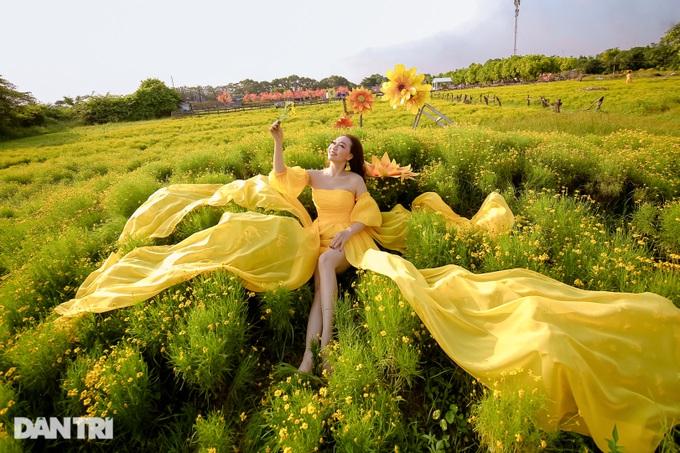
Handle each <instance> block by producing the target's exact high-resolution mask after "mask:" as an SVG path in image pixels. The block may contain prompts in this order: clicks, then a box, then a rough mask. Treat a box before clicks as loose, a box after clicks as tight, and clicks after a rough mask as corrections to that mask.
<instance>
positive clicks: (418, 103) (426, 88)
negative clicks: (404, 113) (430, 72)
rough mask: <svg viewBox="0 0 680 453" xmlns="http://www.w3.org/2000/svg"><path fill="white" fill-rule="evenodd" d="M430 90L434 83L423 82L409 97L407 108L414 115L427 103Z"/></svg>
mask: <svg viewBox="0 0 680 453" xmlns="http://www.w3.org/2000/svg"><path fill="white" fill-rule="evenodd" d="M430 91H432V85H430V84H427V83H421V84H420V86H418V88H417V90H416V94H414V95H413V96H411V97H410V98H408V100H407V101H406V102H405V107H406V110H408V111H409V112H411V113H413V114H414V115H415V114H416V113H418V110H420V109H421V108H423V106H424V105H425V103H426V102H427V101H429V100H430V95H431V93H430Z"/></svg>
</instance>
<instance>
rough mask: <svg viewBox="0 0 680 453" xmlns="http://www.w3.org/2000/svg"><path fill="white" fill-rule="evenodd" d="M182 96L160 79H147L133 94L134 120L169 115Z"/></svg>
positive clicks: (132, 114) (176, 106)
mask: <svg viewBox="0 0 680 453" xmlns="http://www.w3.org/2000/svg"><path fill="white" fill-rule="evenodd" d="M181 102H182V97H181V96H180V94H179V93H178V92H177V91H176V90H173V89H172V88H168V86H167V85H165V83H164V82H162V81H161V80H158V79H146V80H144V81H142V83H141V85H140V86H139V88H138V89H137V91H135V93H134V94H133V95H132V111H131V118H130V119H132V120H149V119H154V118H162V117H164V116H169V115H170V113H171V112H172V111H173V110H176V109H177V108H178V107H179V105H180V103H181Z"/></svg>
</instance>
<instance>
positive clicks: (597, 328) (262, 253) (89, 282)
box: [56, 167, 680, 452]
mask: <svg viewBox="0 0 680 453" xmlns="http://www.w3.org/2000/svg"><path fill="white" fill-rule="evenodd" d="M307 183H308V179H307V174H306V172H305V171H304V170H303V169H300V168H297V167H295V168H288V169H286V171H285V172H284V173H281V174H274V173H272V174H270V175H269V178H268V179H267V178H265V177H263V176H257V177H254V178H251V179H249V180H245V181H234V182H233V183H230V184H227V185H224V186H218V185H178V186H171V187H168V188H166V189H163V190H161V191H159V192H157V193H156V194H154V195H153V196H152V197H150V199H149V200H148V201H147V202H146V203H144V204H143V205H142V206H141V207H140V208H139V209H138V210H137V212H135V214H133V216H132V217H131V218H130V220H129V222H128V224H127V225H126V226H125V229H124V231H123V234H122V236H121V237H125V236H128V235H129V236H148V237H163V236H167V235H168V234H170V233H171V232H172V230H173V229H174V227H175V226H176V225H177V224H178V223H179V221H181V219H182V217H183V216H184V215H186V214H187V213H188V212H190V211H191V210H192V209H195V208H196V207H198V206H202V205H211V206H219V205H223V204H225V203H227V202H235V203H238V204H240V205H242V206H245V207H246V208H249V209H253V208H256V207H259V208H264V209H266V210H273V211H287V212H289V213H291V214H293V215H294V216H295V218H294V217H283V216H279V215H269V214H260V213H255V212H245V213H239V214H233V213H225V214H224V216H223V217H222V219H221V220H220V222H219V224H218V225H216V226H214V227H212V228H209V229H206V230H204V231H200V232H198V233H195V234H194V235H192V236H191V237H189V238H187V239H186V240H184V241H182V242H181V243H179V244H176V245H172V246H157V247H140V248H137V249H135V250H133V251H132V252H130V253H128V254H127V255H125V256H120V255H119V254H113V255H112V256H111V257H109V259H108V260H107V261H106V262H105V263H104V264H103V265H102V267H101V268H100V269H98V270H97V271H96V272H94V273H93V274H92V275H90V276H89V277H88V278H87V279H86V281H85V282H84V283H83V285H82V286H81V288H80V289H79V291H78V293H77V294H76V297H75V299H73V300H71V301H68V302H66V303H64V304H62V305H60V306H58V307H57V308H56V311H57V312H58V313H60V314H62V315H63V316H65V317H72V316H77V315H78V314H80V313H84V312H103V311H107V310H111V309H115V308H120V307H124V306H129V305H132V304H134V303H137V302H139V301H142V300H145V299H148V298H150V297H153V296H154V295H155V294H158V293H159V292H160V291H162V290H163V289H166V288H168V287H170V286H172V285H174V284H176V283H179V282H182V281H186V280H188V279H190V278H192V277H193V276H195V275H197V274H199V273H201V272H206V271H209V270H214V269H227V270H230V271H232V272H235V273H236V274H238V275H239V276H241V278H243V280H244V283H245V285H246V287H247V288H249V289H252V290H254V291H261V290H265V289H268V288H274V287H276V286H278V285H284V286H286V287H288V288H297V287H299V286H301V285H303V284H304V283H305V282H307V281H308V280H309V278H311V276H312V275H313V272H314V268H315V265H316V260H317V258H318V256H319V253H321V252H322V251H323V250H324V249H325V247H327V245H328V242H329V241H330V239H331V238H332V237H333V235H334V234H335V233H336V232H337V231H339V230H341V229H344V228H346V227H347V226H348V225H351V224H352V223H353V222H357V221H359V222H362V223H364V224H365V225H366V226H367V228H366V229H364V230H363V231H362V232H361V233H359V234H357V235H355V236H353V237H352V238H351V239H350V241H349V242H348V243H347V245H346V248H345V250H346V255H347V258H348V261H349V262H350V263H351V264H352V265H353V266H355V267H358V268H363V269H369V270H372V271H374V272H377V273H380V274H383V275H386V276H388V277H390V278H391V279H392V280H394V281H395V282H396V284H397V285H398V286H399V288H400V290H401V292H402V294H403V295H404V297H405V298H406V299H407V300H408V301H409V302H410V303H411V305H412V306H413V308H414V310H415V311H416V313H417V314H418V316H419V317H420V318H421V320H422V321H423V323H424V324H425V325H426V326H427V328H428V329H429V330H430V332H431V333H432V335H433V337H434V338H435V339H436V340H437V342H438V343H439V344H440V345H441V347H442V349H443V350H444V351H445V352H446V353H447V354H448V355H449V356H450V357H451V358H452V359H453V360H454V361H456V362H457V363H458V364H459V365H460V366H462V367H463V368H464V369H465V370H467V371H468V372H469V373H470V374H471V375H473V376H475V377H476V378H477V379H479V380H480V381H481V382H484V383H487V384H489V383H490V382H492V381H493V380H495V379H499V378H500V377H501V376H502V375H504V374H505V373H508V372H512V371H514V370H517V369H520V368H521V369H524V370H525V371H528V370H531V372H532V373H533V374H534V375H535V376H540V378H541V379H540V381H539V382H534V380H533V379H532V378H531V377H530V376H529V375H528V374H527V373H520V374H518V375H517V379H525V380H526V381H527V382H526V385H527V386H529V387H528V388H533V387H538V388H539V390H540V391H542V392H544V394H545V395H546V397H547V408H546V416H545V419H544V420H543V421H542V422H541V423H542V426H541V427H542V428H544V429H554V428H559V429H566V430H572V431H575V432H579V433H582V434H586V435H590V436H592V437H593V439H594V440H595V442H596V443H597V445H598V446H599V447H600V448H601V449H603V450H605V449H606V448H607V443H606V439H607V438H611V433H612V429H613V428H614V426H615V425H616V427H617V430H618V433H619V438H620V440H619V444H620V445H623V446H625V448H626V451H631V452H651V451H654V449H655V447H656V446H657V445H658V444H659V442H660V440H661V436H662V434H663V431H664V429H668V428H671V427H672V426H673V425H675V424H676V423H677V422H678V421H680V328H679V327H678V326H680V310H679V309H677V308H676V307H675V306H673V304H672V303H671V302H670V301H669V300H668V299H665V298H663V297H661V296H658V295H655V294H651V293H643V294H628V293H613V292H596V291H585V290H580V289H577V288H573V287H571V286H568V285H565V284H562V283H560V282H558V281H555V280H553V279H550V278H548V277H545V276H543V275H540V274H538V273H535V272H532V271H529V270H526V269H512V270H505V271H499V272H493V273H487V274H473V273H471V272H469V271H467V270H465V269H463V268H461V267H459V266H455V265H449V266H445V267H440V268H436V269H416V268H415V267H414V266H413V265H412V264H411V263H410V262H409V261H407V260H405V259H403V258H401V257H400V256H398V255H395V254H392V253H387V252H384V251H381V250H379V249H378V247H377V246H376V244H375V242H378V243H379V244H380V245H382V246H383V247H387V248H390V249H394V250H398V251H403V250H404V248H405V241H404V238H405V235H406V220H407V219H408V216H409V211H407V210H406V209H404V208H403V207H401V206H397V207H395V209H393V210H392V211H390V212H383V213H381V212H380V211H379V210H378V207H377V205H376V204H375V201H374V200H373V199H372V198H371V197H370V195H368V194H364V195H362V196H360V197H359V198H358V199H356V200H355V199H354V195H353V194H352V193H351V192H347V191H342V190H315V191H313V194H312V195H313V200H314V203H315V206H316V208H317V211H318V214H319V216H318V218H317V219H316V220H314V221H312V220H311V218H310V217H309V214H307V212H306V211H305V210H304V208H303V207H302V205H301V204H300V203H299V201H298V200H297V199H296V197H297V195H299V194H300V191H301V190H302V188H304V186H305V185H306V184H307ZM413 207H414V208H416V207H417V208H422V209H432V210H435V211H436V212H439V213H441V214H442V215H443V216H444V217H445V218H446V219H447V222H448V223H450V224H451V225H452V226H455V227H456V228H473V227H478V228H484V229H486V230H488V231H489V232H491V233H492V234H500V233H502V232H504V231H507V230H508V229H509V228H511V226H512V224H513V220H514V219H513V216H512V213H511V212H510V209H509V208H508V207H507V205H506V203H505V201H504V200H503V198H502V197H501V196H500V195H498V194H490V195H489V197H488V198H487V199H486V200H485V202H484V203H483V205H482V207H481V208H480V210H479V212H478V213H477V214H476V215H475V216H474V217H473V218H472V219H469V220H468V219H465V218H462V217H460V216H458V215H456V214H455V213H454V212H453V211H452V210H451V209H450V208H449V207H448V206H447V205H446V204H445V203H443V201H442V200H441V198H440V197H439V196H437V195H436V194H434V193H427V194H423V195H421V196H420V197H418V198H417V199H416V200H415V201H414V203H413ZM374 241H375V242H374Z"/></svg>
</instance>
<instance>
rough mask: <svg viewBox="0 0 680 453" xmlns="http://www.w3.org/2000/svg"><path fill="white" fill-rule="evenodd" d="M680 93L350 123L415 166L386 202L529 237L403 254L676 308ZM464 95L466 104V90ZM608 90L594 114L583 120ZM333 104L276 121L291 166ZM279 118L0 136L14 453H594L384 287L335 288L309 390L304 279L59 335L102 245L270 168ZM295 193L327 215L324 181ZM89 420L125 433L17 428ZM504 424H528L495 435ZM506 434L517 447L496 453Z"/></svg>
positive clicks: (383, 108) (425, 223)
mask: <svg viewBox="0 0 680 453" xmlns="http://www.w3.org/2000/svg"><path fill="white" fill-rule="evenodd" d="M406 72H408V71H406ZM396 75H399V74H396ZM396 75H395V76H396ZM401 76H403V77H406V76H408V74H404V73H403V71H402V73H401ZM677 93H680V77H677V76H675V77H672V76H658V77H655V76H652V75H649V77H641V76H639V77H636V78H635V82H634V83H633V84H631V85H626V84H625V82H624V80H622V79H620V78H611V79H603V80H598V79H595V78H591V79H589V78H586V79H584V80H583V81H582V82H576V81H564V82H551V83H543V84H533V85H515V86H505V87H487V88H474V89H466V90H453V91H450V92H432V98H431V99H430V100H429V101H428V102H429V103H430V104H431V105H432V106H434V107H435V108H437V109H438V110H440V111H441V112H443V113H444V114H445V115H447V116H448V117H449V118H451V119H452V120H453V121H454V122H455V123H456V124H455V125H454V126H449V127H446V128H442V127H440V126H439V125H437V124H435V123H434V122H431V121H429V120H427V119H426V118H423V119H421V121H420V125H419V126H418V128H417V129H416V130H413V129H412V127H411V126H412V123H413V119H414V116H413V115H412V114H411V113H409V112H408V111H407V110H406V109H396V110H395V109H393V108H392V107H391V105H390V101H386V100H385V99H382V98H381V97H380V96H376V99H375V101H374V104H373V107H372V109H371V114H370V121H365V122H364V124H363V126H362V127H359V126H358V125H359V121H358V118H356V120H357V121H353V123H354V124H355V126H354V127H353V128H351V129H350V130H349V132H350V133H352V134H355V135H357V136H359V137H360V138H361V139H362V141H363V143H364V149H365V153H366V156H365V157H366V160H367V162H368V163H369V164H370V163H373V164H374V165H377V164H378V163H379V162H381V159H382V158H383V156H384V155H385V153H387V155H388V156H389V160H387V161H385V165H387V164H390V165H392V161H394V162H395V164H394V166H395V168H396V167H398V166H402V167H408V169H407V170H408V174H409V175H413V177H412V178H406V177H404V178H398V177H395V178H383V179H369V181H368V186H369V190H371V192H372V195H373V196H374V198H375V199H376V201H377V202H378V204H379V205H380V207H381V209H383V210H388V209H390V208H391V207H393V206H394V205H395V204H397V203H400V204H402V205H403V206H405V207H407V208H410V203H411V201H412V200H413V199H414V198H415V197H416V196H417V195H418V194H420V193H422V192H425V191H435V192H437V193H439V194H440V195H441V196H442V199H443V200H444V201H445V202H446V203H447V204H449V205H450V206H451V207H452V208H453V210H454V211H455V212H457V213H459V214H460V215H463V216H466V217H470V216H471V215H472V214H474V213H475V212H476V211H477V209H478V208H479V206H480V204H481V202H482V201H483V200H484V198H485V197H486V196H487V195H488V194H489V193H490V192H492V191H497V192H499V193H500V194H501V195H502V196H503V197H504V198H505V200H506V201H507V203H508V205H509V206H510V207H511V209H512V210H513V212H514V214H515V216H516V224H515V226H514V229H513V231H512V232H511V233H510V234H509V235H506V236H502V237H501V238H499V239H498V240H491V239H490V238H489V237H488V236H487V235H485V234H483V233H481V232H478V231H467V232H456V231H455V230H453V229H451V228H449V227H447V225H446V222H445V221H444V220H443V218H441V217H439V216H438V215H437V214H436V213H432V212H414V214H413V216H412V218H411V220H410V224H409V227H410V231H411V234H410V235H409V238H408V244H407V246H408V250H407V252H406V257H407V258H408V259H409V260H410V261H412V262H413V263H414V264H416V266H417V267H436V266H441V265H444V264H449V263H454V264H458V265H460V266H463V267H465V268H467V269H469V270H471V271H473V272H479V273H481V272H490V271H495V270H501V269H510V268H515V267H523V268H529V269H533V270H535V271H537V272H539V273H542V274H544V275H548V276H550V277H552V278H554V279H557V280H560V281H562V282H564V283H567V284H569V285H572V286H576V287H580V288H586V289H595V290H609V291H626V292H644V291H650V292H655V293H658V294H661V295H662V296H665V297H667V298H669V299H670V300H672V301H673V302H674V303H675V304H676V305H677V306H680V95H679V94H677ZM462 94H465V95H467V96H469V98H471V99H473V101H472V102H471V103H463V102H460V101H458V100H455V99H454V96H458V95H462ZM396 95H397V93H396V92H395V96H396ZM411 95H413V93H411ZM480 95H487V97H488V96H489V95H493V96H497V97H498V98H500V99H501V101H502V105H498V104H495V103H489V104H488V105H487V104H486V102H484V101H483V96H482V100H481V101H480ZM527 96H528V97H529V98H530V99H536V98H539V97H540V96H544V97H546V98H549V99H551V100H554V99H557V98H560V99H561V100H562V102H563V105H562V109H561V112H560V113H556V112H554V111H553V110H552V109H550V108H544V107H541V106H540V105H539V104H536V103H530V105H527V101H526V98H527ZM600 96H605V99H604V102H603V103H602V106H601V109H600V110H598V111H595V110H594V108H593V109H590V110H586V109H587V107H588V106H589V105H590V104H592V102H593V101H595V100H597V98H599V97H600ZM404 102H406V101H404ZM342 113H343V106H342V104H341V103H340V102H331V103H330V104H322V105H313V106H304V105H300V106H296V108H295V115H290V116H288V117H287V118H286V119H285V120H284V122H283V126H284V128H285V133H286V139H285V146H286V148H285V159H286V163H287V164H288V165H301V166H303V167H308V168H321V167H322V166H323V165H324V162H325V152H326V151H325V150H326V147H327V145H328V143H329V142H330V141H332V140H333V139H334V138H335V137H336V136H337V135H339V134H341V133H342V132H341V131H338V129H336V128H335V127H334V123H335V122H336V121H337V119H338V117H339V116H340V115H341V114H342ZM279 117H280V111H279V110H277V109H275V108H271V109H268V110H255V111H248V112H235V113H229V114H221V115H209V116H194V117H185V118H180V119H165V120H157V121H146V122H136V123H118V124H105V125H100V126H89V127H77V128H72V129H69V130H66V131H63V132H58V133H53V134H49V135H42V136H35V137H30V138H26V139H21V140H13V141H8V142H0V278H1V280H0V451H62V450H63V449H64V448H67V449H73V450H76V449H79V448H82V449H84V451H90V449H91V450H92V451H100V447H101V448H102V449H109V448H110V449H111V450H121V449H123V450H124V449H131V450H136V451H147V450H152V449H155V450H158V451H171V450H176V451H230V452H231V451H245V452H261V451H270V452H280V451H295V452H297V451H304V452H308V451H335V450H339V451H386V452H387V451H390V452H392V451H461V450H463V449H466V448H467V449H470V450H471V451H476V450H477V449H478V448H484V449H486V448H487V446H488V445H491V444H493V445H494V447H493V448H497V449H496V450H494V451H541V449H542V448H546V449H547V451H584V449H585V448H587V449H588V451H595V450H594V444H593V442H592V440H591V439H590V438H588V437H585V436H577V435H573V434H569V435H567V434H564V433H560V432H558V433H543V432H541V431H539V430H538V428H536V427H535V426H534V425H533V423H532V421H531V417H532V416H531V414H530V413H529V412H531V411H536V410H540V407H541V401H540V399H539V398H538V397H536V398H534V399H532V395H531V390H532V389H530V388H528V389H517V388H511V387H506V386H505V384H504V383H500V384H499V385H501V387H499V388H497V389H496V390H498V393H496V392H495V391H494V390H493V389H491V390H490V391H486V392H484V391H483V390H482V389H481V385H480V384H479V383H478V382H473V381H472V378H471V377H470V376H468V375H467V374H466V373H465V372H464V371H463V370H462V369H461V368H459V367H458V366H457V365H456V364H455V363H454V362H453V361H451V360H450V359H449V358H448V357H447V356H446V355H445V354H444V353H443V352H442V351H441V349H440V348H439V346H438V345H437V343H436V342H435V341H434V339H433V338H431V337H430V335H429V333H428V331H427V330H426V329H425V328H424V326H423V325H422V323H421V322H420V320H419V319H418V317H417V316H416V314H415V313H414V312H413V311H412V309H411V307H410V306H409V304H408V303H405V301H404V300H403V298H402V296H401V295H400V293H399V291H398V290H397V289H396V286H395V285H394V284H393V283H392V282H391V280H389V279H386V278H384V277H381V276H378V275H375V274H372V273H370V272H363V271H357V272H353V271H350V272H349V273H347V274H345V275H343V276H342V277H341V279H340V285H341V295H342V297H341V299H340V300H339V301H338V308H337V319H336V325H337V333H336V336H335V341H334V343H333V348H332V351H331V352H330V354H329V360H330V361H331V362H332V363H333V365H334V367H335V372H334V373H332V374H331V375H330V376H323V375H321V376H306V377H300V376H298V375H296V374H294V372H293V370H292V367H291V366H289V365H286V364H289V363H290V364H297V363H298V361H299V358H300V355H301V353H302V351H303V349H304V347H303V344H304V329H305V326H306V321H307V320H306V314H307V311H308V307H309V304H310V303H311V297H312V289H311V284H308V285H305V286H304V287H302V288H300V289H299V290H296V291H283V290H281V291H277V292H269V293H260V294H254V293H249V292H247V291H245V290H244V289H243V288H242V287H241V285H240V282H239V281H238V279H237V278H236V277H234V276H233V275H230V274H228V273H226V272H216V273H214V274H209V275H204V276H200V277H197V278H195V279H193V280H190V281H188V282H186V283H184V284H181V285H177V286H175V287H173V288H170V289H168V290H166V291H164V292H163V293H161V294H159V295H158V296H156V297H154V298H153V299H151V300H150V301H148V302H144V303H141V304H138V305H136V306H133V307H129V308H125V309H121V310H117V311H113V312H110V313H106V314H101V315H88V316H86V317H84V318H83V319H81V320H80V321H79V322H78V323H77V324H76V325H75V326H74V327H73V329H72V330H62V329H60V328H59V326H58V325H57V324H55V323H53V321H54V319H55V318H56V316H55V315H54V312H53V308H54V307H55V306H56V305H58V304H60V303H62V302H65V301H67V300H69V299H70V298H72V297H73V296H74V295H75V292H76V291H77V289H78V287H79V286H80V284H81V283H82V282H83V280H84V279H85V278H86V277H87V276H88V275H89V274H90V273H91V272H92V271H94V270H95V269H97V268H98V267H99V266H100V265H101V264H102V262H103V260H105V259H106V258H107V257H108V256H109V254H110V253H112V252H113V251H116V250H122V251H123V252H125V251H129V250H131V249H132V248H134V247H136V246H139V245H151V244H149V243H148V241H147V242H144V243H143V244H142V243H134V242H128V243H125V244H119V243H118V242H117V240H118V236H119V235H120V233H121V231H122V228H123V225H124V223H125V221H126V220H127V218H128V217H129V216H130V215H131V214H132V213H133V212H134V211H135V209H136V208H137V207H138V206H139V205H140V204H141V203H143V202H144V201H145V200H146V199H147V198H148V197H149V196H150V195H151V194H152V193H154V192H155V191H156V190H157V189H159V188H161V187H164V186H167V185H170V184H185V183H186V184H194V183H216V184H223V183H227V182H230V181H232V180H235V179H245V178H249V177H251V176H254V175H256V174H267V173H268V172H269V171H270V170H271V169H272V150H273V143H272V140H271V136H270V135H269V133H268V131H267V128H268V126H269V125H270V124H271V123H272V122H273V121H275V120H276V119H278V118H279ZM397 163H398V164H397ZM389 168H392V167H391V166H390V167H389ZM393 170H394V168H393ZM405 171H406V170H405ZM395 172H396V170H395ZM397 173H398V172H397ZM397 173H394V175H397ZM300 199H301V201H302V203H303V204H304V205H305V207H306V208H307V209H308V210H309V211H310V213H311V214H312V215H314V214H315V213H314V208H313V205H312V202H311V195H310V192H309V190H305V191H304V192H303V194H302V195H301V197H300ZM228 209H233V210H238V209H240V208H238V207H228ZM223 211H224V209H223V208H222V209H217V208H207V207H206V208H201V209H198V210H196V211H195V212H192V213H191V214H190V215H189V216H188V217H187V218H186V219H185V220H183V222H182V223H181V224H180V226H179V227H178V229H177V230H176V231H175V233H173V235H172V236H171V237H169V238H166V239H163V240H156V241H155V242H152V244H158V245H160V244H167V243H175V242H179V241H180V240H182V239H183V238H185V237H188V236H189V235H191V234H192V233H193V232H195V231H198V230H202V229H204V228H207V227H209V226H212V225H214V224H215V223H216V222H217V221H218V220H219V217H220V215H221V214H222V212H223ZM319 374H321V373H319ZM506 394H507V395H511V396H512V398H511V399H508V400H498V398H501V399H502V398H503V395H506ZM520 403H521V404H522V411H521V417H520V418H517V417H519V416H516V415H515V414H513V412H512V408H513V407H515V406H517V405H518V404H520ZM497 411H504V412H503V413H502V414H501V415H499V414H498V413H497ZM527 411H529V412H527ZM92 415H94V416H98V417H99V416H101V417H105V416H112V417H114V420H115V425H114V426H115V429H116V432H117V433H119V435H118V436H116V437H114V439H113V440H108V441H92V443H91V444H92V448H90V444H87V443H83V441H82V440H78V439H71V440H59V441H51V440H45V441H41V443H35V441H31V440H30V439H24V440H17V439H14V437H13V435H12V434H13V423H14V422H13V418H14V417H33V418H35V417H77V416H83V417H84V416H92ZM513 417H514V418H513ZM501 421H503V423H504V424H507V426H512V427H513V428H512V430H513V431H512V432H510V431H508V432H507V433H506V432H505V431H504V430H501V431H500V433H501V434H500V435H499V436H500V437H498V436H496V435H495V434H494V433H496V432H498V430H499V426H498V425H500V423H501ZM612 428H614V427H612ZM668 428H669V434H668V437H667V439H666V440H665V441H664V442H665V443H664V444H662V445H663V446H664V448H667V450H664V451H678V448H680V446H679V445H678V444H677V443H674V441H673V433H675V434H674V435H675V438H676V439H677V438H678V435H679V434H678V429H677V428H675V429H673V427H668ZM494 436H496V437H494ZM32 442H33V443H32ZM497 442H500V444H497ZM510 444H511V445H514V446H515V447H516V446H518V445H521V446H522V448H523V449H519V450H510V449H505V450H504V449H503V448H501V446H502V445H505V446H508V445H510ZM623 447H625V445H624V446H623Z"/></svg>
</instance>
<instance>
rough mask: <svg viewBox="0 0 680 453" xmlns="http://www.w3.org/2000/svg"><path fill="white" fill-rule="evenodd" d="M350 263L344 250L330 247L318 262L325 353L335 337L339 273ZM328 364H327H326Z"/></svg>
mask: <svg viewBox="0 0 680 453" xmlns="http://www.w3.org/2000/svg"><path fill="white" fill-rule="evenodd" d="M349 267H350V264H349V263H348V262H347V258H345V251H344V250H333V249H328V250H326V251H325V252H323V253H322V254H321V256H319V262H318V264H317V269H318V274H319V287H318V289H317V290H316V291H317V292H318V293H319V294H320V295H319V302H320V304H321V319H322V325H323V327H322V330H321V353H322V354H324V355H325V350H326V347H327V346H328V344H329V343H330V342H331V338H332V337H333V314H334V309H335V299H336V298H337V295H338V278H337V274H340V273H342V272H344V271H346V270H347V269H348V268H349ZM324 366H326V365H324Z"/></svg>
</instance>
